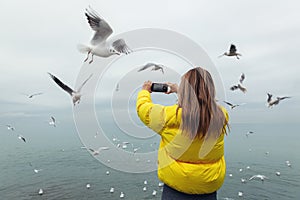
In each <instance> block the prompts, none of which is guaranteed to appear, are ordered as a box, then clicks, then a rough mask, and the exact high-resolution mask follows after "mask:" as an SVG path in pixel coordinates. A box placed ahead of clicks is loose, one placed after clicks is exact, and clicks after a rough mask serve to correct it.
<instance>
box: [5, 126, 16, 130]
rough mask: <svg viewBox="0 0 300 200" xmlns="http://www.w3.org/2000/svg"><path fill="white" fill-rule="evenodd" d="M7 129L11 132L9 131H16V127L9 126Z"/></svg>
mask: <svg viewBox="0 0 300 200" xmlns="http://www.w3.org/2000/svg"><path fill="white" fill-rule="evenodd" d="M6 127H7V130H9V131H14V130H15V127H13V126H11V125H9V124H7V125H6Z"/></svg>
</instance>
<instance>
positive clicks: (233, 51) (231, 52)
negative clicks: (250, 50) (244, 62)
mask: <svg viewBox="0 0 300 200" xmlns="http://www.w3.org/2000/svg"><path fill="white" fill-rule="evenodd" d="M236 51H237V50H236V46H235V45H234V44H231V45H230V49H229V52H225V53H224V54H222V55H220V56H219V57H222V56H236V58H237V59H240V58H239V56H242V54H240V53H237V52H236Z"/></svg>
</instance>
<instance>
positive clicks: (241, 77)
mask: <svg viewBox="0 0 300 200" xmlns="http://www.w3.org/2000/svg"><path fill="white" fill-rule="evenodd" d="M244 80H245V74H244V73H242V74H241V76H240V83H241V84H243V81H244Z"/></svg>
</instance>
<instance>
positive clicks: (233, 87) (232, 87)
mask: <svg viewBox="0 0 300 200" xmlns="http://www.w3.org/2000/svg"><path fill="white" fill-rule="evenodd" d="M238 88H239V87H238V86H237V85H233V86H231V87H230V90H232V91H233V90H236V89H238Z"/></svg>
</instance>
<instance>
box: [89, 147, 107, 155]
mask: <svg viewBox="0 0 300 200" xmlns="http://www.w3.org/2000/svg"><path fill="white" fill-rule="evenodd" d="M108 149H109V147H99V148H98V149H97V150H94V149H92V148H89V150H90V151H91V152H92V153H93V155H94V156H97V155H99V154H100V151H103V150H108Z"/></svg>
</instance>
